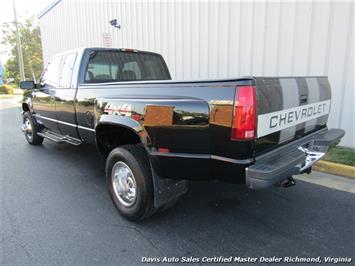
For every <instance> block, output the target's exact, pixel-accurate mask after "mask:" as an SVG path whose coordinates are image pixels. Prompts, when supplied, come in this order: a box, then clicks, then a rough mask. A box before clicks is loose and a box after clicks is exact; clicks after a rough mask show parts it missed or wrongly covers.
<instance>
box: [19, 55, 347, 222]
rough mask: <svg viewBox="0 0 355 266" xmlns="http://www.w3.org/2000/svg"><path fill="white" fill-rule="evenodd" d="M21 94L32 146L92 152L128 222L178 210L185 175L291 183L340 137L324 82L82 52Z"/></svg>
mask: <svg viewBox="0 0 355 266" xmlns="http://www.w3.org/2000/svg"><path fill="white" fill-rule="evenodd" d="M21 88H22V89H24V90H25V92H24V99H23V103H22V110H23V125H22V130H23V132H24V134H25V137H26V139H27V141H28V143H30V144H32V145H39V144H41V143H42V142H43V139H44V138H45V139H48V140H51V141H54V142H57V143H70V144H73V145H81V144H84V143H88V144H94V145H96V146H97V149H98V151H99V152H100V153H101V154H102V155H103V156H104V157H105V158H106V179H107V184H108V190H109V192H110V195H111V198H112V201H113V203H114V204H115V206H116V207H117V209H118V211H119V212H120V213H121V214H122V215H123V216H124V217H126V218H127V219H130V220H134V221H139V220H142V219H144V218H147V217H149V216H150V215H152V214H153V213H154V212H155V211H157V210H160V209H165V208H167V207H169V206H171V205H172V204H173V203H175V202H176V201H177V199H178V198H179V196H181V195H182V194H183V193H185V192H186V191H187V180H222V181H227V182H233V183H244V184H246V185H247V186H248V187H249V188H250V189H262V188H267V187H269V186H272V185H280V186H283V187H287V186H290V185H293V184H295V182H294V180H293V178H292V176H293V175H295V174H300V173H305V172H306V173H309V172H310V171H311V167H312V165H313V164H314V163H315V162H316V161H317V160H319V159H320V158H321V157H322V156H323V155H324V154H325V153H326V152H327V150H328V147H329V146H330V145H332V144H335V143H337V142H338V141H339V140H340V139H341V138H342V137H343V135H344V131H343V130H340V129H330V130H329V129H327V119H328V114H329V111H330V103H331V102H330V98H331V93H330V86H329V83H328V79H327V77H241V78H235V79H226V80H206V81H204V80H203V81H172V80H171V77H170V74H169V71H168V68H167V66H166V64H165V62H164V60H163V58H162V56H161V55H159V54H156V53H151V52H143V51H137V50H133V49H104V48H85V49H77V50H72V51H68V52H65V53H62V54H58V55H55V56H53V57H52V58H51V59H50V61H49V63H48V65H47V67H46V69H45V70H44V72H43V75H42V77H41V80H40V82H39V83H38V84H36V83H34V82H33V81H24V82H22V83H21Z"/></svg>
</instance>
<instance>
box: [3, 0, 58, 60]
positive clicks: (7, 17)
mask: <svg viewBox="0 0 355 266" xmlns="http://www.w3.org/2000/svg"><path fill="white" fill-rule="evenodd" d="M52 2H54V0H15V4H16V10H17V19H18V21H19V22H21V21H24V20H25V19H26V18H29V17H32V16H35V17H37V15H38V14H39V13H40V12H41V11H42V10H44V9H45V8H46V7H47V6H49V5H50V4H51V3H52ZM12 21H14V11H13V0H5V1H1V7H0V26H1V25H2V23H4V22H12ZM2 37H3V36H2V33H1V31H0V40H1V39H2ZM7 49H8V48H7V47H4V46H3V45H1V44H0V60H1V63H2V64H4V63H5V62H6V60H7V58H8V55H7Z"/></svg>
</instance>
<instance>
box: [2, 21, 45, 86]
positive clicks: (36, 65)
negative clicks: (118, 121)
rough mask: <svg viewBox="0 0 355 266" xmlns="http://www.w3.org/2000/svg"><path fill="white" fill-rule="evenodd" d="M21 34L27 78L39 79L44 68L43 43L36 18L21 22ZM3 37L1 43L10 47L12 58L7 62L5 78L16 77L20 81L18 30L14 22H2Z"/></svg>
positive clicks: (16, 80) (16, 81) (17, 81)
mask: <svg viewBox="0 0 355 266" xmlns="http://www.w3.org/2000/svg"><path fill="white" fill-rule="evenodd" d="M18 27H19V33H20V36H21V43H22V53H23V62H24V68H25V77H26V79H30V80H33V79H34V78H36V79H38V78H39V77H40V75H41V72H42V70H43V61H42V45H41V34H40V29H39V27H38V26H37V25H35V24H34V18H30V19H26V21H25V23H19V25H18ZM2 33H3V36H4V37H3V39H2V40H1V43H2V44H3V45H5V46H7V47H9V54H10V58H9V59H8V61H7V62H6V63H5V65H4V67H5V73H4V74H5V75H4V77H5V78H14V79H15V83H19V81H20V74H19V69H18V53H17V48H16V30H15V25H14V24H13V23H3V24H2Z"/></svg>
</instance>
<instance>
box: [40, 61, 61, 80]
mask: <svg viewBox="0 0 355 266" xmlns="http://www.w3.org/2000/svg"><path fill="white" fill-rule="evenodd" d="M61 61H62V56H56V57H53V58H52V59H51V60H50V61H49V63H48V65H47V67H46V69H45V70H44V72H43V74H42V78H41V85H44V84H50V85H54V86H55V85H57V84H58V78H59V67H60V62H61Z"/></svg>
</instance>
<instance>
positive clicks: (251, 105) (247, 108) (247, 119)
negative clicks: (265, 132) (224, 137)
mask: <svg viewBox="0 0 355 266" xmlns="http://www.w3.org/2000/svg"><path fill="white" fill-rule="evenodd" d="M255 98H256V95H255V87H254V86H237V87H236V91H235V99H234V112H233V124H232V134H231V139H232V140H250V139H254V138H255V136H256V129H255V127H256V126H255V122H256V120H255V116H256V99H255Z"/></svg>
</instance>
